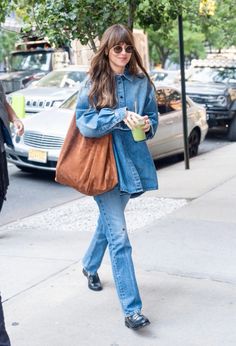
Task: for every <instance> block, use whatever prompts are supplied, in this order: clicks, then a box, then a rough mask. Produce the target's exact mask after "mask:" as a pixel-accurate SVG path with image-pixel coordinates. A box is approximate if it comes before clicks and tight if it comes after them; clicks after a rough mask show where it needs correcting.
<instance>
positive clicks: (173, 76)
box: [149, 69, 180, 84]
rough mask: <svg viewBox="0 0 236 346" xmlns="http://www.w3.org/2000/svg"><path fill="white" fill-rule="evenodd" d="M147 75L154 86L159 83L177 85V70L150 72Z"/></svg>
mask: <svg viewBox="0 0 236 346" xmlns="http://www.w3.org/2000/svg"><path fill="white" fill-rule="evenodd" d="M149 75H150V77H151V79H152V81H153V82H154V83H155V84H158V83H160V82H164V83H165V84H167V83H168V84H171V83H178V82H179V79H180V72H179V70H176V71H175V70H162V69H160V70H151V71H150V73H149Z"/></svg>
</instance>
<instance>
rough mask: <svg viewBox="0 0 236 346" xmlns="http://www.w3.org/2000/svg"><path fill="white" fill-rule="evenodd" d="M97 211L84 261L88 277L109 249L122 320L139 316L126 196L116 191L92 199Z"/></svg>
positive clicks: (127, 197) (116, 188)
mask: <svg viewBox="0 0 236 346" xmlns="http://www.w3.org/2000/svg"><path fill="white" fill-rule="evenodd" d="M94 199H95V201H96V202H97V205H98V207H99V211H100V215H99V218H98V223H97V228H96V232H95V234H94V236H93V239H92V241H91V243H90V246H89V248H88V250H87V252H86V254H85V256H84V258H83V266H84V268H85V270H86V271H87V272H88V273H89V274H95V273H96V272H97V271H98V268H99V267H100V265H101V262H102V259H103V256H104V253H105V250H106V248H107V245H108V248H109V253H110V258H111V264H112V272H113V277H114V281H115V285H116V290H117V293H118V296H119V299H120V303H121V306H122V309H123V311H124V314H125V316H130V315H132V314H134V313H135V312H140V311H141V308H142V302H141V298H140V295H139V290H138V286H137V282H136V277H135V271H134V266H133V261H132V248H131V245H130V241H129V237H128V233H127V228H126V222H125V216H124V210H125V207H126V204H127V203H128V201H129V199H130V195H129V194H120V191H119V189H118V187H115V188H114V189H113V190H111V191H108V192H105V193H103V194H101V195H98V196H95V197H94Z"/></svg>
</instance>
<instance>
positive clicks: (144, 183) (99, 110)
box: [76, 24, 158, 330]
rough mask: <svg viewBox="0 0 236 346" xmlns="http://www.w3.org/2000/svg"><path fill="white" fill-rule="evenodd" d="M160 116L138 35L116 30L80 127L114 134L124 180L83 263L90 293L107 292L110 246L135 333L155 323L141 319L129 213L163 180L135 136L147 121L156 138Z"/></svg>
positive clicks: (80, 114)
mask: <svg viewBox="0 0 236 346" xmlns="http://www.w3.org/2000/svg"><path fill="white" fill-rule="evenodd" d="M157 114H158V112H157V105H156V98H155V90H154V87H153V85H152V83H151V81H150V78H149V76H148V74H147V72H146V71H145V69H144V67H143V65H142V60H141V57H140V55H139V53H138V52H137V50H136V48H135V44H134V38H133V35H132V32H131V31H130V30H129V29H128V28H126V27H125V26H123V25H120V24H115V25H113V26H111V27H110V28H108V29H107V30H106V31H105V33H104V34H103V37H102V40H101V44H100V48H99V50H98V52H97V54H96V55H95V56H94V58H93V60H92V62H91V68H90V71H89V79H88V80H87V81H86V83H85V85H84V88H82V89H81V91H80V93H79V97H78V102H77V106H76V124H77V127H78V128H79V129H80V132H81V133H82V134H83V135H84V136H85V137H101V136H103V135H105V134H107V133H110V132H111V133H112V140H113V149H114V155H115V160H116V165H117V171H118V180H119V183H118V185H117V186H116V187H115V188H114V189H113V190H111V191H109V192H106V193H103V194H101V195H98V196H95V197H94V199H95V201H96V202H97V204H98V207H99V211H100V215H99V219H98V224H97V229H96V232H95V234H94V237H93V239H92V242H91V244H90V246H89V248H88V250H87V252H86V254H85V256H84V258H83V273H84V275H85V276H86V277H87V279H88V286H89V288H90V289H92V290H95V291H100V290H101V289H102V285H101V282H100V279H99V276H98V274H97V271H98V268H99V267H100V265H101V262H102V259H103V255H104V253H105V250H106V247H107V245H108V248H109V252H110V257H111V264H112V270H113V276H114V280H115V284H116V289H117V293H118V296H119V299H120V303H121V306H122V308H123V312H124V315H125V325H126V326H127V327H128V328H131V329H135V330H136V329H139V328H141V327H144V326H147V325H148V324H150V321H149V320H148V318H147V317H145V316H144V315H143V314H142V313H141V309H142V302H141V298H140V295H139V290H138V286H137V282H136V278H135V272H134V266H133V262H132V257H131V251H132V248H131V245H130V242H129V238H128V234H127V229H126V223H125V217H124V210H125V207H126V204H127V203H128V201H129V199H130V198H132V197H136V196H138V195H140V194H141V193H143V192H145V191H147V190H153V189H157V177H156V170H155V167H154V164H153V160H152V158H151V156H150V153H149V151H148V148H147V145H146V142H145V141H142V142H135V141H134V139H133V136H132V132H131V130H133V129H134V128H135V127H136V126H137V125H138V124H139V123H140V120H142V122H143V125H142V128H143V131H144V132H145V134H146V139H150V138H152V137H153V136H154V134H155V132H156V129H157Z"/></svg>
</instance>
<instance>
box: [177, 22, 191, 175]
mask: <svg viewBox="0 0 236 346" xmlns="http://www.w3.org/2000/svg"><path fill="white" fill-rule="evenodd" d="M178 25H179V60H180V71H181V92H182V114H183V134H184V161H185V169H189V147H188V119H187V109H186V91H185V72H184V39H183V19H182V15H179V16H178Z"/></svg>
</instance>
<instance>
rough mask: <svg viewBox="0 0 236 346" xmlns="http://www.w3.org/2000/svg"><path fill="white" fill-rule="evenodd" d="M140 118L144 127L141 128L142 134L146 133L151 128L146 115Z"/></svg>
mask: <svg viewBox="0 0 236 346" xmlns="http://www.w3.org/2000/svg"><path fill="white" fill-rule="evenodd" d="M142 118H143V120H144V125H143V126H142V129H143V131H144V132H148V131H149V130H150V128H151V124H150V120H149V117H148V116H147V115H144V116H143V117H142Z"/></svg>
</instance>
